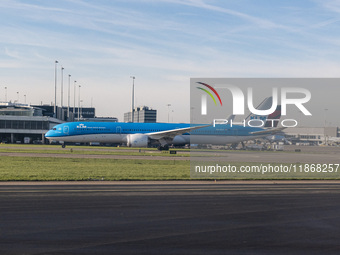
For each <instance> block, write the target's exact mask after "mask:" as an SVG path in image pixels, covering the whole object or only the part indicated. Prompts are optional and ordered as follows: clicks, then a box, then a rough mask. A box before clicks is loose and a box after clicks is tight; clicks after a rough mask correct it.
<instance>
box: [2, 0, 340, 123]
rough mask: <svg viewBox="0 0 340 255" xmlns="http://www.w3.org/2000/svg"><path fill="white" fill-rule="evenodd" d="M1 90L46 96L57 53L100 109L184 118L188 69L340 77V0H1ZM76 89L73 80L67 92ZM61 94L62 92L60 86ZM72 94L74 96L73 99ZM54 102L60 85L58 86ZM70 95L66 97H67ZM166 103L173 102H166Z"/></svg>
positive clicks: (199, 73) (12, 95) (204, 73)
mask: <svg viewBox="0 0 340 255" xmlns="http://www.w3.org/2000/svg"><path fill="white" fill-rule="evenodd" d="M0 21H1V22H0V33H1V36H0V100H4V99H5V96H4V93H5V89H4V87H5V86H6V87H7V88H8V89H7V92H8V96H7V97H8V99H11V100H12V101H14V100H16V99H17V92H19V100H20V101H21V102H23V101H24V96H23V95H26V98H27V103H32V104H40V103H41V102H43V103H44V104H50V103H51V102H53V101H54V61H55V60H58V61H59V65H58V85H59V86H60V80H61V78H60V68H61V65H62V66H63V67H64V68H65V69H64V91H65V90H66V88H67V83H68V82H67V76H68V74H71V85H73V81H74V80H77V84H80V85H81V86H82V87H81V99H82V100H83V105H86V106H90V104H91V100H92V102H93V106H94V107H96V109H97V115H98V116H116V117H118V118H119V120H123V113H124V112H126V111H128V110H129V109H130V105H131V96H130V95H131V85H132V79H131V78H130V76H135V77H136V79H135V84H136V103H135V105H148V106H150V107H153V108H155V109H157V110H158V121H167V116H168V115H167V113H168V112H167V111H168V108H167V106H166V105H167V104H171V105H172V106H171V108H170V110H171V117H170V118H171V120H173V121H175V122H188V121H189V113H190V109H189V108H190V106H189V103H190V102H189V98H190V96H189V91H190V89H189V85H190V77H339V74H338V73H339V71H340V50H339V49H340V47H339V46H340V1H338V0H323V1H322V0H320V1H317V0H315V1H303V0H300V1H289V0H288V1H287V0H281V1H268V0H247V1H245V0H239V1H217V0H216V1H214V0H201V1H200V0H191V1H190V0H181V1H180V0H157V1H156V0H139V1H137V0H135V1H133V0H122V1H118V0H116V1H109V0H106V1H105V0H96V1H85V0H69V1H66V0H59V1H54V0H41V1H38V0H30V1H19V0H17V1H15V0H2V1H0ZM71 98H73V90H72V94H71ZM64 102H67V94H66V93H65V94H64ZM71 102H73V100H71ZM58 104H60V87H58ZM72 105H73V103H72ZM172 111H173V112H172Z"/></svg>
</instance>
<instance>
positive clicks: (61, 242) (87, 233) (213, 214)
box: [0, 181, 340, 254]
mask: <svg viewBox="0 0 340 255" xmlns="http://www.w3.org/2000/svg"><path fill="white" fill-rule="evenodd" d="M339 184H340V182H337V181H299V182H294V181H289V182H288V181H287V182H285V181H253V182H248V181H247V182H241V181H235V182H230V181H229V182H227V181H224V182H217V183H214V182H94V183H91V182H89V183H83V182H81V183H77V182H68V183H63V182H62V183H42V182H39V183H25V182H24V183H0V208H1V210H0V234H1V238H0V240H1V241H0V254H338V251H339V249H340V244H339V241H338V237H339V236H340V214H339V211H340V205H339V201H340V186H339Z"/></svg>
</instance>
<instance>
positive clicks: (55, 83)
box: [53, 60, 58, 118]
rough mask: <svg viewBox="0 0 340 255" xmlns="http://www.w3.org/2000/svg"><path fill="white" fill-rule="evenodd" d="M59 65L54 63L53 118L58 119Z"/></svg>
mask: <svg viewBox="0 0 340 255" xmlns="http://www.w3.org/2000/svg"><path fill="white" fill-rule="evenodd" d="M57 64H58V61H57V60H56V61H55V62H54V115H53V117H55V118H56V117H57Z"/></svg>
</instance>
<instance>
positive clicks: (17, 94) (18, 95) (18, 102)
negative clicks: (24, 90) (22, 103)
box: [17, 91, 19, 103]
mask: <svg viewBox="0 0 340 255" xmlns="http://www.w3.org/2000/svg"><path fill="white" fill-rule="evenodd" d="M17 96H18V99H17V103H19V91H18V92H17Z"/></svg>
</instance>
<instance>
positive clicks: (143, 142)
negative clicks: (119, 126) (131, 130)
mask: <svg viewBox="0 0 340 255" xmlns="http://www.w3.org/2000/svg"><path fill="white" fill-rule="evenodd" d="M148 143H149V137H148V136H147V135H143V134H132V135H128V136H127V146H128V147H148Z"/></svg>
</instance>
